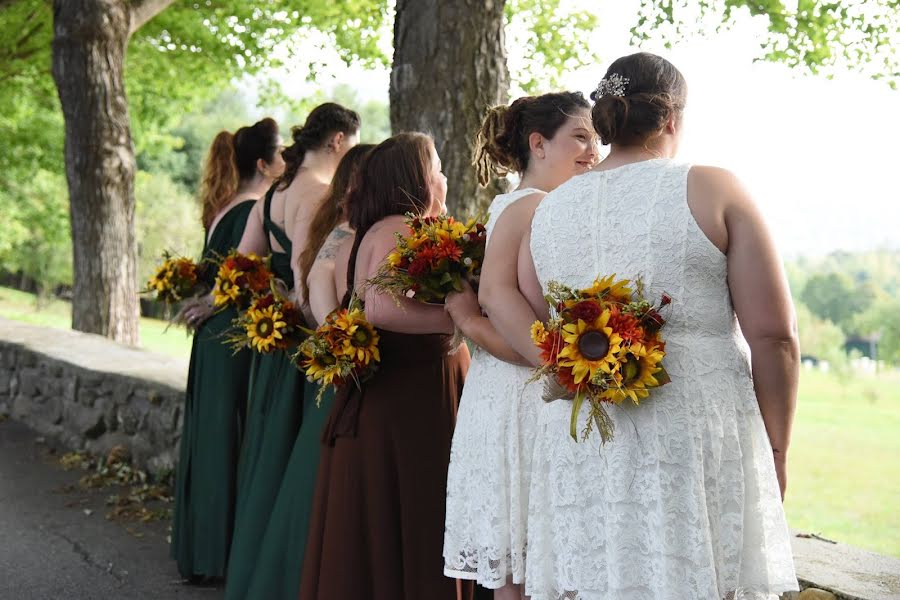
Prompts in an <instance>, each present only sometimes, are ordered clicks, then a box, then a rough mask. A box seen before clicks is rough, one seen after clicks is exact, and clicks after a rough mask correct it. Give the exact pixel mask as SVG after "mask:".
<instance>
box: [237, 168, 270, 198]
mask: <svg viewBox="0 0 900 600" xmlns="http://www.w3.org/2000/svg"><path fill="white" fill-rule="evenodd" d="M271 186H272V179H271V178H269V177H263V176H261V175H258V174H257V175H255V176H254V177H253V178H252V179H248V180H244V181H241V183H240V184H239V185H238V189H237V192H235V194H234V199H233V200H232V203H234V202H239V201H240V200H248V199H253V200H256V199H258V198H261V197H262V196H263V195H264V194H265V193H266V191H267V190H268V189H269V188H270V187H271Z"/></svg>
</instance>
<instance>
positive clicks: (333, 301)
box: [306, 229, 353, 324]
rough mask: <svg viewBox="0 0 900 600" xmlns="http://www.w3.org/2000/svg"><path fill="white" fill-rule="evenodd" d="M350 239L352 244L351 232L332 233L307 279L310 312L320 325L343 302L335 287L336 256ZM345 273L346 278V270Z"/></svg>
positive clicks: (339, 231)
mask: <svg viewBox="0 0 900 600" xmlns="http://www.w3.org/2000/svg"><path fill="white" fill-rule="evenodd" d="M348 239H349V240H351V242H352V239H353V238H352V235H351V234H350V233H349V232H347V231H345V230H343V229H335V230H334V231H332V232H331V235H329V236H328V238H327V239H326V240H325V244H323V245H322V248H321V249H320V250H319V253H318V254H317V255H316V260H315V262H314V263H313V265H312V268H310V270H309V276H308V277H307V278H306V285H307V289H308V290H309V308H310V312H312V315H313V318H315V320H316V323H318V324H321V323H323V322H324V321H325V317H327V316H328V313H330V312H331V311H333V310H334V309H335V308H337V307H338V305H339V304H340V302H341V297H340V296H338V292H337V286H335V265H336V255H337V252H338V249H339V248H340V246H341V245H342V244H343V243H344V242H345V241H347V240H348ZM344 265H345V266H346V260H345V262H344ZM344 273H345V275H344V276H345V277H346V268H345V269H344Z"/></svg>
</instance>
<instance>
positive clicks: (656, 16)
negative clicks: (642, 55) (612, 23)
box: [631, 0, 900, 86]
mask: <svg viewBox="0 0 900 600" xmlns="http://www.w3.org/2000/svg"><path fill="white" fill-rule="evenodd" d="M746 16H753V17H759V18H763V19H766V20H767V21H768V31H769V36H768V38H766V39H765V40H764V41H763V42H762V44H761V50H762V55H761V57H760V58H762V59H765V60H769V61H774V62H781V63H785V64H787V65H789V66H791V67H794V68H798V69H801V70H806V71H808V72H811V73H824V74H831V73H832V72H833V71H834V69H835V68H838V67H842V68H847V67H859V68H860V69H861V70H862V71H863V72H864V73H865V74H866V75H868V76H870V77H872V78H875V79H886V80H887V81H888V82H889V83H890V84H891V85H892V86H896V84H897V82H898V80H900V57H898V56H897V54H896V53H895V52H894V51H893V50H892V44H896V43H898V42H900V3H898V2H897V0H850V1H847V2H821V1H818V0H797V2H796V8H789V7H788V6H787V5H786V3H785V2H782V1H781V0H718V1H714V0H699V1H688V0H668V1H666V2H661V3H660V2H653V1H651V0H641V6H640V11H639V18H638V23H637V24H636V25H635V27H634V28H632V30H631V33H632V36H633V38H634V41H635V43H640V42H642V41H644V40H648V39H656V40H659V39H666V40H667V45H671V44H670V41H671V40H678V39H684V38H686V37H689V36H690V35H692V34H697V33H700V34H703V33H707V32H708V29H709V28H710V27H709V23H715V26H714V27H712V28H713V29H714V30H715V31H720V30H722V29H723V28H727V27H730V26H731V25H733V24H734V23H735V21H736V20H737V19H739V18H742V17H746Z"/></svg>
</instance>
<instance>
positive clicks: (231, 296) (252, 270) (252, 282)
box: [212, 250, 273, 310]
mask: <svg viewBox="0 0 900 600" xmlns="http://www.w3.org/2000/svg"><path fill="white" fill-rule="evenodd" d="M272 277H273V276H272V272H271V271H270V270H269V261H268V258H261V257H259V256H257V255H255V254H252V253H251V254H246V255H245V254H241V253H240V252H238V251H237V250H232V251H231V252H229V253H228V255H227V256H225V258H223V259H222V261H221V263H220V264H219V271H218V273H217V274H216V283H215V285H214V286H213V291H212V293H213V306H216V307H219V308H224V307H226V306H235V307H237V308H238V309H241V310H243V309H245V308H247V307H249V306H250V304H251V302H253V299H254V298H255V297H256V296H260V295H265V294H267V293H268V292H269V291H270V289H271V284H272Z"/></svg>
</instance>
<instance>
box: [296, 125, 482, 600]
mask: <svg viewBox="0 0 900 600" xmlns="http://www.w3.org/2000/svg"><path fill="white" fill-rule="evenodd" d="M446 193H447V179H446V178H445V177H444V175H443V173H441V165H440V159H439V158H438V156H437V153H436V152H435V149H434V143H433V142H432V140H431V138H430V137H428V136H426V135H424V134H420V133H403V134H399V135H396V136H394V137H392V138H390V139H388V140H386V141H384V142H382V143H381V144H379V145H378V146H377V147H376V148H375V149H374V150H372V151H371V153H370V154H369V155H368V156H367V157H366V159H365V160H364V162H363V164H362V165H361V166H360V168H359V171H358V173H357V179H356V182H355V184H354V185H353V186H352V192H351V194H353V197H352V198H351V199H350V201H349V206H350V207H351V215H350V226H351V227H353V228H354V229H355V230H356V238H355V242H354V245H353V250H352V251H351V254H350V261H349V268H348V289H349V290H354V289H355V290H357V291H358V292H360V293H361V294H363V300H364V301H365V308H366V316H367V318H368V320H369V321H370V322H371V323H372V324H373V325H374V326H375V327H376V328H377V329H378V332H379V336H380V344H379V346H380V351H381V361H382V362H381V366H380V368H379V370H378V371H377V372H376V373H375V375H374V376H373V377H372V378H371V379H370V380H368V381H366V382H365V383H363V384H362V390H360V389H358V388H357V387H356V386H354V385H348V386H346V387H345V388H344V389H343V390H342V391H341V392H340V393H339V394H338V396H337V398H336V399H335V403H334V406H333V408H332V411H331V414H330V415H329V419H328V423H327V424H326V426H325V432H324V435H323V439H322V443H323V447H322V455H321V459H320V463H319V474H318V479H317V482H316V495H315V500H314V503H313V516H312V523H311V525H310V534H309V539H308V542H307V549H306V558H305V561H304V564H303V577H302V583H301V586H300V599H301V600H363V599H365V600H424V599H428V600H467V599H469V598H471V597H472V591H473V590H472V585H471V582H465V583H462V582H459V581H457V580H454V579H449V578H446V577H444V575H443V558H442V554H441V549H442V544H443V533H444V506H445V498H446V497H445V493H446V485H447V467H448V465H449V462H450V442H451V439H452V436H453V427H454V424H455V422H456V408H457V404H458V402H459V396H460V394H461V393H462V386H463V380H464V378H465V374H466V370H467V369H468V366H469V353H468V350H467V349H466V346H465V345H459V346H457V347H452V346H451V337H452V336H451V333H452V331H453V324H452V322H451V321H450V318H449V317H448V316H447V314H446V313H445V312H444V309H443V307H441V306H428V305H424V304H420V303H416V302H413V301H410V300H406V299H403V300H402V301H401V305H400V306H398V305H397V303H396V302H395V301H394V300H393V299H392V298H390V297H386V296H384V295H382V294H380V293H378V292H376V291H375V290H373V289H371V288H370V289H368V290H366V291H365V292H362V288H361V283H362V282H364V281H365V280H366V279H368V278H369V277H371V276H372V275H373V274H374V273H375V272H376V271H377V270H378V268H379V265H380V264H381V263H382V262H383V260H384V258H385V256H386V255H387V254H388V253H389V252H390V251H391V250H392V249H393V247H394V243H395V238H394V233H395V232H405V231H406V226H405V224H404V220H403V215H404V213H407V212H412V213H414V214H418V215H423V216H424V215H437V214H440V213H441V212H443V211H444V201H445V198H446Z"/></svg>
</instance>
